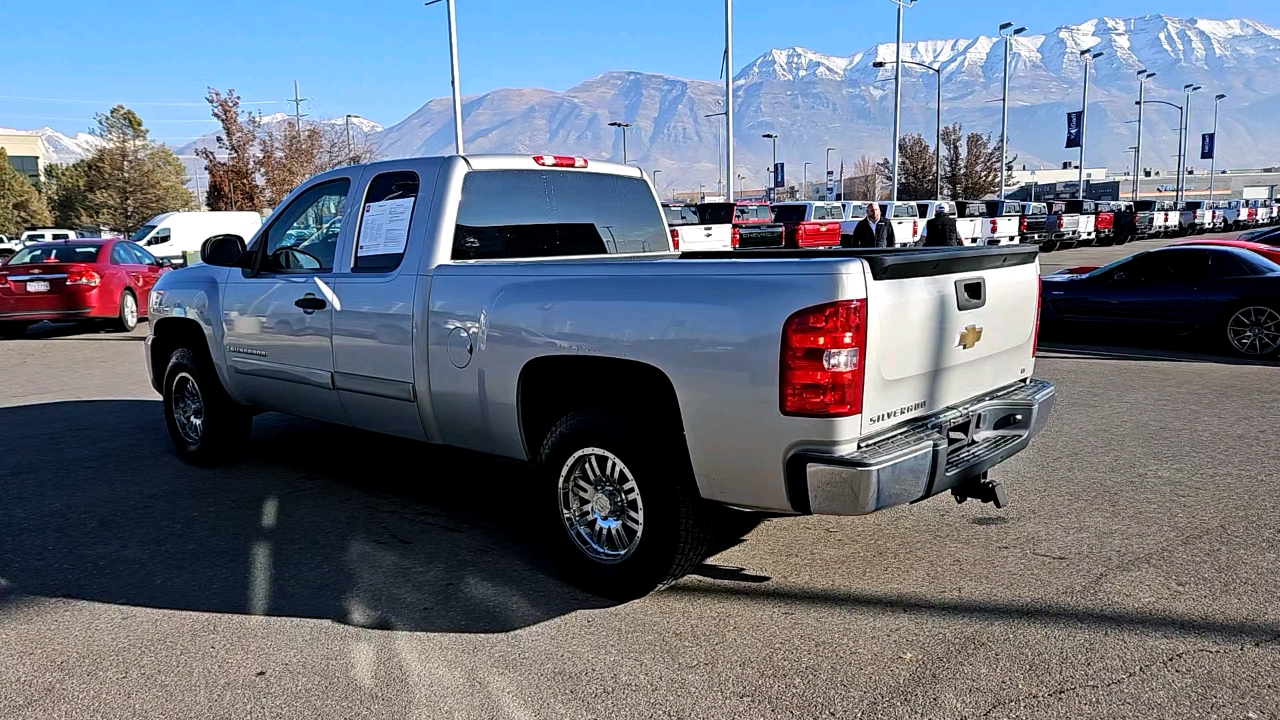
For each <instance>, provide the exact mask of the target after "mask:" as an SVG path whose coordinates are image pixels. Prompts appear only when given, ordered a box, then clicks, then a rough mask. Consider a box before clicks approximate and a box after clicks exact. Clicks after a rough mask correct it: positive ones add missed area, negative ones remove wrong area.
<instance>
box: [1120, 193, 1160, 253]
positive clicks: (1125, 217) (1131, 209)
mask: <svg viewBox="0 0 1280 720" xmlns="http://www.w3.org/2000/svg"><path fill="white" fill-rule="evenodd" d="M1155 209H1156V201H1155V200H1138V201H1137V202H1130V203H1125V211H1124V212H1117V213H1116V237H1117V238H1124V239H1123V240H1120V241H1118V242H1117V243H1116V244H1117V245H1119V244H1122V243H1126V242H1132V241H1134V240H1145V239H1147V238H1148V237H1150V235H1151V228H1152V226H1153V225H1154V224H1155V219H1156V216H1155Z"/></svg>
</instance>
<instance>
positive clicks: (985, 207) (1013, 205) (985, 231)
mask: <svg viewBox="0 0 1280 720" xmlns="http://www.w3.org/2000/svg"><path fill="white" fill-rule="evenodd" d="M956 208H957V209H958V210H961V211H962V212H964V213H966V214H968V213H972V212H978V213H979V214H981V216H982V217H983V220H984V222H983V225H982V244H983V245H1017V244H1018V243H1019V242H1020V241H1021V240H1020V238H1019V237H1018V228H1019V227H1020V225H1021V222H1022V204H1021V203H1018V202H1016V201H1014V200H976V201H975V200H960V201H957V202H956Z"/></svg>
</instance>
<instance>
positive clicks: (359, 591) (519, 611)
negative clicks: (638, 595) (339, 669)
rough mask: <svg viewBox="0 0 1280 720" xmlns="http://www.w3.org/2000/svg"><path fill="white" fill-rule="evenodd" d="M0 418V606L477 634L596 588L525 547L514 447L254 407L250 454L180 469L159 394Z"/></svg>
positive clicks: (515, 623)
mask: <svg viewBox="0 0 1280 720" xmlns="http://www.w3.org/2000/svg"><path fill="white" fill-rule="evenodd" d="M0 427H5V428H20V429H21V430H20V431H19V432H5V433H3V434H0V478H3V481H2V482H0V528H2V530H0V616H2V615H3V614H4V612H5V608H6V605H10V604H14V603H23V602H25V601H27V600H28V599H29V598H31V597H32V596H45V597H65V598H74V599H79V600H91V601H97V602H104V603H116V604H124V605H134V606H143V607H153V608H165V609H172V610H194V611H204V612H219V613H239V614H257V615H267V616H287V617H302V618H321V619H330V620H333V621H336V622H341V623H347V624H352V625H357V626H361V627H372V628H383V629H395V630H413V631H430V632H463V633H467V632H476V633H490V632H506V631H510V630H515V629H518V628H521V627H526V626H529V625H533V624H536V623H540V622H543V621H546V620H549V619H552V618H555V617H558V616H560V615H564V614H566V613H570V612H573V611H575V610H582V609H590V608H602V607H608V606H610V605H611V604H612V603H610V602H609V601H606V600H602V599H600V598H597V597H595V596H593V595H590V594H587V593H585V592H582V591H580V590H577V589H575V588H573V587H571V586H569V585H566V584H565V583H563V582H562V581H561V580H559V579H558V578H557V577H556V575H555V574H554V570H553V568H551V567H549V566H548V563H547V561H546V560H544V558H543V557H542V554H541V552H540V550H539V548H538V544H539V541H540V538H541V537H544V536H543V535H542V533H544V532H545V529H543V528H541V527H538V526H537V522H535V521H534V520H533V519H532V518H531V517H530V515H531V513H529V512H528V509H529V508H530V507H531V506H532V505H533V504H534V503H535V501H536V498H534V497H533V494H532V492H531V488H532V483H531V482H529V480H530V475H529V471H528V469H527V468H526V467H525V466H523V465H521V464H519V463H514V462H510V463H509V462H503V461H498V460H493V459H489V458H482V457H478V456H474V455H468V454H465V453H461V452H456V451H450V450H445V449H440V448H436V447H432V446H428V445H425V444H422V443H417V442H412V441H407V440H399V439H396V438H388V437H384V436H378V435H374V434H370V433H364V432H359V431H355V430H351V429H348V428H341V427H336V426H331V425H326V424H322V423H314V422H309V421H304V420H297V419H292V418H286V417H283V416H278V415H273V414H268V415H263V416H260V417H259V418H257V419H256V420H255V425H254V441H253V445H252V450H251V452H250V453H249V457H248V458H247V459H245V460H243V461H241V462H239V463H237V464H234V465H230V466H228V467H225V468H217V469H200V468H192V467H189V466H187V465H184V464H183V463H182V462H180V461H179V460H178V459H177V457H176V456H175V455H174V453H173V451H172V449H171V447H170V445H169V439H168V436H167V435H166V433H165V427H164V421H163V418H162V415H161V406H160V403H159V402H158V401H129V400H126V401H71V402H57V403H49V404H42V405H27V406H18V407H9V408H0Z"/></svg>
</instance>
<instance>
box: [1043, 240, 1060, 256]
mask: <svg viewBox="0 0 1280 720" xmlns="http://www.w3.org/2000/svg"><path fill="white" fill-rule="evenodd" d="M1057 249H1058V241H1057V240H1046V241H1044V242H1042V243H1040V252H1042V253H1051V252H1053V251H1054V250H1057Z"/></svg>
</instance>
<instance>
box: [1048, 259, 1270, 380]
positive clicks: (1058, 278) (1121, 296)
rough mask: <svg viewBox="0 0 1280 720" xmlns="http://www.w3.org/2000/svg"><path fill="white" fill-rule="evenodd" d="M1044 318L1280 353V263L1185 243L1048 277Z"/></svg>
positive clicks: (1249, 353)
mask: <svg viewBox="0 0 1280 720" xmlns="http://www.w3.org/2000/svg"><path fill="white" fill-rule="evenodd" d="M1040 293H1041V322H1042V323H1043V324H1044V325H1045V326H1046V329H1047V330H1051V329H1053V328H1058V329H1062V328H1064V327H1075V328H1077V329H1083V328H1087V327H1096V328H1100V327H1104V326H1106V327H1109V328H1112V329H1116V328H1120V329H1125V330H1133V331H1156V332H1158V333H1160V334H1162V335H1165V336H1172V335H1179V336H1180V335H1190V334H1193V333H1195V334H1200V335H1203V336H1205V337H1207V338H1208V339H1210V340H1211V341H1212V342H1214V343H1215V344H1217V345H1219V346H1221V347H1222V348H1223V349H1225V350H1226V351H1228V352H1231V353H1233V354H1235V355H1239V356H1243V357H1249V358H1269V357H1274V356H1275V355H1276V354H1277V353H1280V265H1277V264H1276V263H1274V262H1272V261H1270V260H1268V259H1266V258H1264V257H1262V256H1260V255H1257V254H1255V253H1252V252H1249V251H1247V250H1241V249H1238V248H1231V247H1212V246H1200V245H1179V246H1173V247H1166V248H1160V249H1157V250H1149V251H1147V252H1143V253H1138V254H1137V255H1133V256H1130V257H1127V258H1125V259H1123V260H1118V261H1116V262H1113V263H1111V264H1110V265H1107V266H1105V267H1100V268H1070V269H1067V270H1062V271H1059V272H1056V273H1053V274H1052V275H1047V276H1045V277H1044V282H1043V283H1042V285H1041V290H1040Z"/></svg>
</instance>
